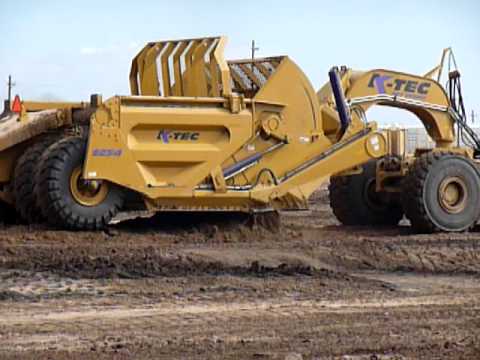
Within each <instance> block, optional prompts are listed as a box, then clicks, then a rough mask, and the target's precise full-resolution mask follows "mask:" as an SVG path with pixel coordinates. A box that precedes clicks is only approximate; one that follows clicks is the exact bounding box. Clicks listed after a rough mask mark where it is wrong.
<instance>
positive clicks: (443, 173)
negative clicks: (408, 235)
mask: <svg viewBox="0 0 480 360" xmlns="http://www.w3.org/2000/svg"><path fill="white" fill-rule="evenodd" d="M450 176H458V177H460V178H461V179H462V180H463V181H464V183H465V185H466V190H467V204H466V205H465V209H464V210H462V211H461V212H459V213H456V214H452V213H449V212H447V211H445V210H444V209H443V208H442V206H441V205H440V202H439V195H438V192H439V186H440V184H441V182H442V180H443V179H445V178H447V177H450ZM403 195H404V196H403V208H404V211H405V215H406V217H407V218H408V219H409V220H410V223H411V225H412V227H413V228H414V229H415V231H418V232H422V233H434V232H462V231H468V230H469V229H471V228H472V227H473V226H475V224H476V222H477V221H478V219H479V218H480V205H479V204H480V173H479V170H478V168H477V166H476V165H475V164H474V163H473V162H472V161H471V160H470V159H468V158H466V157H464V156H460V155H454V154H451V153H442V152H429V153H426V154H423V155H421V156H420V157H418V158H417V159H416V160H415V162H414V164H413V165H412V166H411V168H410V170H409V173H408V175H407V176H406V177H405V179H404V182H403Z"/></svg>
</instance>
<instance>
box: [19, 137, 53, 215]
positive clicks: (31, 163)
mask: <svg viewBox="0 0 480 360" xmlns="http://www.w3.org/2000/svg"><path fill="white" fill-rule="evenodd" d="M57 139H58V137H54V136H48V137H44V138H42V139H40V140H38V141H37V142H36V143H34V144H33V145H32V146H30V147H29V148H27V150H26V151H25V152H24V153H23V155H22V156H20V158H19V159H18V161H17V165H16V166H15V170H14V181H13V189H14V194H15V208H16V210H17V212H18V213H19V214H20V217H21V218H22V220H24V221H26V222H27V223H30V224H32V223H36V222H38V221H40V220H42V216H41V210H40V208H39V207H38V206H37V204H36V198H35V181H34V179H35V173H36V172H37V168H38V164H39V159H40V158H41V157H42V154H43V153H44V152H45V151H46V150H47V149H48V147H49V146H50V145H52V144H53V143H54V142H55V141H56V140H57Z"/></svg>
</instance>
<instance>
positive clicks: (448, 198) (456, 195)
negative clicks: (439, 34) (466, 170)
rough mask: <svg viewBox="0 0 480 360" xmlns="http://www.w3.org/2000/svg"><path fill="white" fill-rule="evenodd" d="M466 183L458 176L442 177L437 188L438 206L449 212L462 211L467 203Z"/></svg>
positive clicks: (456, 212)
mask: <svg viewBox="0 0 480 360" xmlns="http://www.w3.org/2000/svg"><path fill="white" fill-rule="evenodd" d="M467 197H468V191H467V185H466V183H465V181H464V180H463V179H462V178H460V177H458V176H451V177H448V178H446V179H444V180H443V181H442V182H441V184H440V187H439V188H438V198H439V202H440V206H441V207H442V208H443V209H444V210H445V211H446V212H448V213H450V214H458V213H460V212H462V211H463V210H464V209H465V207H466V205H467Z"/></svg>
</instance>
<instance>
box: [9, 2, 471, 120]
mask: <svg viewBox="0 0 480 360" xmlns="http://www.w3.org/2000/svg"><path fill="white" fill-rule="evenodd" d="M0 34H1V41H0V80H2V81H5V82H6V79H7V76H8V74H10V73H11V74H12V75H13V76H14V78H15V81H16V83H17V86H16V88H15V92H18V93H20V94H21V95H22V96H23V97H24V98H29V99H43V100H46V99H54V98H55V99H63V100H82V99H88V97H89V95H90V94H91V93H102V94H103V95H104V98H106V97H109V96H111V95H114V94H128V91H129V88H128V71H129V67H130V59H131V58H132V57H133V56H134V55H135V54H136V52H137V51H138V49H139V48H140V47H141V46H142V45H143V44H144V43H146V42H148V41H152V40H161V39H175V38H185V37H199V36H211V35H227V36H228V37H229V39H230V42H229V45H228V48H227V57H228V58H238V57H242V58H243V57H247V56H249V47H250V41H251V40H252V39H255V40H256V41H257V44H258V46H259V47H260V51H259V53H258V54H259V56H269V55H279V54H288V55H289V56H290V57H292V58H293V59H294V60H295V61H296V62H297V63H298V64H299V65H300V66H301V67H302V69H303V70H304V71H305V72H306V74H307V75H308V77H309V78H310V79H311V81H312V83H313V85H314V87H315V88H319V87H320V86H321V85H322V84H323V83H324V82H325V81H326V80H327V71H328V69H329V68H330V67H331V66H332V65H342V64H346V65H348V66H349V67H352V68H356V69H371V68H378V67H384V68H391V69H395V70H401V71H406V72H412V73H419V74H423V73H424V72H425V71H426V70H428V69H430V68H431V67H433V66H434V65H435V64H436V63H437V62H438V60H439V56H440V53H441V50H442V48H444V47H447V46H452V47H453V48H454V51H455V54H456V57H457V61H458V63H459V65H460V68H461V71H462V75H463V85H464V93H465V98H466V103H467V107H468V109H475V110H476V111H477V112H479V113H480V90H479V87H480V75H479V74H480V1H476V0H455V1H454V0H449V1H446V0H437V1H428V0H427V1H418V0H416V1H415V0H403V1H374V0H365V1H353V0H345V1H331V0H330V1H321V0H317V1H306V0H296V1H282V0H277V1H260V0H257V1H250V0H246V1H213V0H197V1H193V0H190V1H187V0H176V1H160V0H156V1H147V0H145V1H142V0H137V1H119V0H116V1H110V0H106V1H100V0H97V1H92V0H78V1H65V0H64V1H54V0H50V1H48V0H43V1H34V0H15V1H13V0H2V1H1V4H0ZM0 96H1V97H2V98H3V97H6V86H3V87H2V88H1V91H0ZM372 115H374V116H375V117H377V120H381V123H387V122H388V121H397V122H404V121H403V118H402V117H401V115H399V114H397V113H393V114H392V113H388V112H374V113H373V114H372ZM378 116H380V117H382V119H378ZM388 117H391V119H387V118H388ZM409 121H410V120H405V122H406V123H407V124H408V123H409ZM479 123H480V121H479ZM477 125H478V123H477Z"/></svg>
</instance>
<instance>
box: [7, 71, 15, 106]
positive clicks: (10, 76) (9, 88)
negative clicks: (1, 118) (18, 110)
mask: <svg viewBox="0 0 480 360" xmlns="http://www.w3.org/2000/svg"><path fill="white" fill-rule="evenodd" d="M14 86H15V83H14V82H12V75H8V103H9V104H10V103H11V102H12V88H13V87H14Z"/></svg>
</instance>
